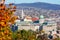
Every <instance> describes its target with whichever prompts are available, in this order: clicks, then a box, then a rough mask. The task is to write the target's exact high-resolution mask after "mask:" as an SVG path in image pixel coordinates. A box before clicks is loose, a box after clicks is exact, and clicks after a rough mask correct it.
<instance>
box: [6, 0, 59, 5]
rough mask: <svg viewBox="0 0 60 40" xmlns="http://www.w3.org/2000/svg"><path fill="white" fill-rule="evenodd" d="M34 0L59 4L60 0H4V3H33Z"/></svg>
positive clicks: (35, 0)
mask: <svg viewBox="0 0 60 40" xmlns="http://www.w3.org/2000/svg"><path fill="white" fill-rule="evenodd" d="M34 2H45V3H51V4H59V5H60V0H6V1H5V3H6V4H9V3H16V4H19V3H34Z"/></svg>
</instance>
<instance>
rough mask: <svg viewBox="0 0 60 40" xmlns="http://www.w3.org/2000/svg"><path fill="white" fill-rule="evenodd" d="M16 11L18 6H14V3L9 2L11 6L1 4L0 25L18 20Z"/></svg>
mask: <svg viewBox="0 0 60 40" xmlns="http://www.w3.org/2000/svg"><path fill="white" fill-rule="evenodd" d="M15 11H16V6H12V4H9V7H6V6H5V5H4V4H0V26H7V25H8V23H11V24H13V23H14V21H15V20H16V16H13V13H14V12H15Z"/></svg>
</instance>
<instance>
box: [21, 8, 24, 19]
mask: <svg viewBox="0 0 60 40" xmlns="http://www.w3.org/2000/svg"><path fill="white" fill-rule="evenodd" d="M21 19H24V11H23V9H22V13H21Z"/></svg>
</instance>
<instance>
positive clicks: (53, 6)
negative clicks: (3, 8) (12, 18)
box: [15, 2, 60, 10]
mask: <svg viewBox="0 0 60 40" xmlns="http://www.w3.org/2000/svg"><path fill="white" fill-rule="evenodd" d="M15 5H16V6H17V7H18V6H21V7H35V8H42V9H52V10H60V5H57V4H49V3H43V2H36V3H21V4H15Z"/></svg>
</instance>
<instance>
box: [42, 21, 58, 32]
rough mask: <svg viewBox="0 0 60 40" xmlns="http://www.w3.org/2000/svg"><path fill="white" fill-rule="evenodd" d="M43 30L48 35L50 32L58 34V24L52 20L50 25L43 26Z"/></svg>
mask: <svg viewBox="0 0 60 40" xmlns="http://www.w3.org/2000/svg"><path fill="white" fill-rule="evenodd" d="M43 30H44V31H45V32H46V33H48V32H49V31H51V32H56V30H57V23H56V22H54V21H52V20H48V24H47V25H44V26H43Z"/></svg>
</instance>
